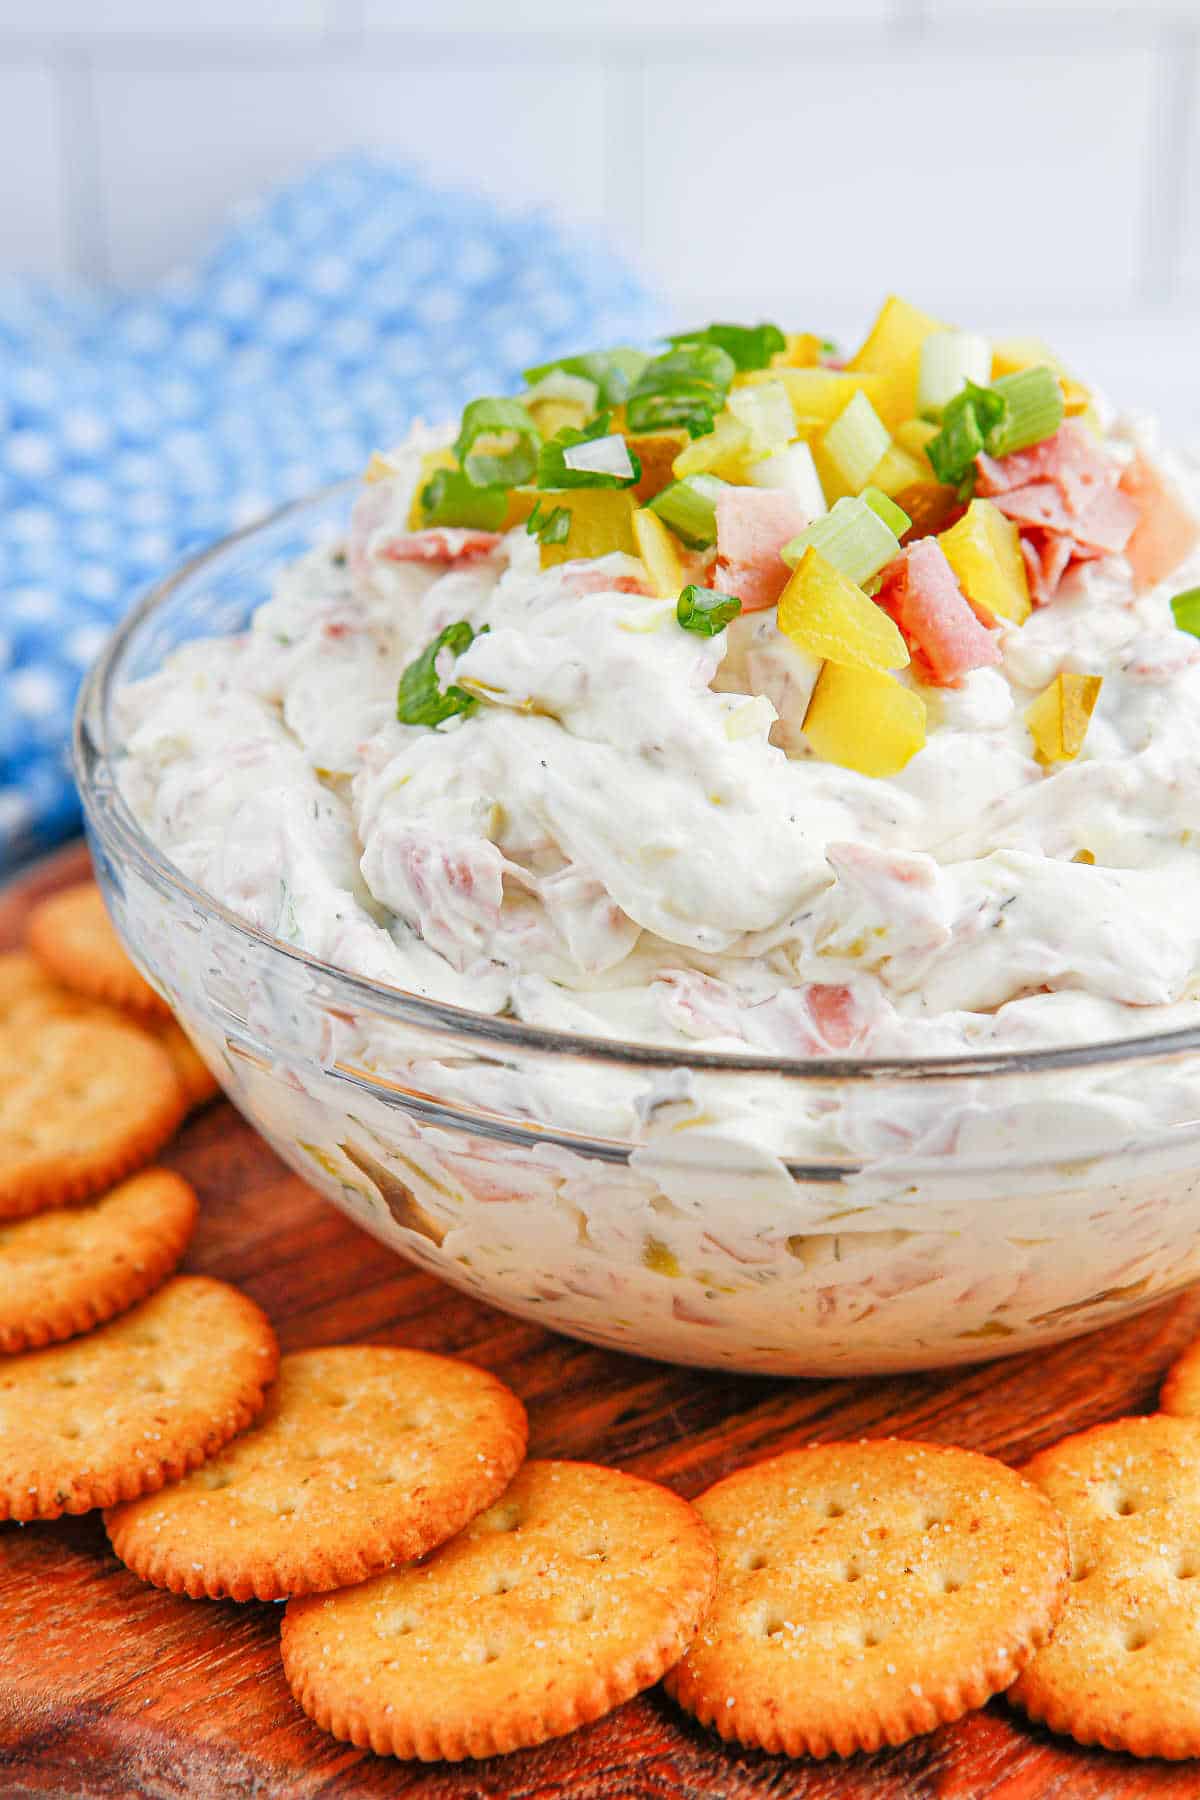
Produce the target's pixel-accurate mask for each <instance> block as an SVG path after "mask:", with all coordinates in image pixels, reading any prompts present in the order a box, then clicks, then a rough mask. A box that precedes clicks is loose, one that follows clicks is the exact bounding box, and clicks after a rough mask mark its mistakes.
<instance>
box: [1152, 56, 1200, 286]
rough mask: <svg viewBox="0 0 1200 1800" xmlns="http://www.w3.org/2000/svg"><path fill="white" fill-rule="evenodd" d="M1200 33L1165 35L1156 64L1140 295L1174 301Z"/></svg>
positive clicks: (1199, 84) (1199, 76)
mask: <svg viewBox="0 0 1200 1800" xmlns="http://www.w3.org/2000/svg"><path fill="white" fill-rule="evenodd" d="M1198 63H1200V34H1198V33H1197V31H1196V29H1195V27H1194V26H1186V25H1183V24H1182V23H1180V24H1179V25H1177V26H1176V27H1175V29H1173V30H1171V31H1169V32H1167V33H1166V34H1165V35H1164V38H1163V41H1162V44H1161V46H1160V48H1159V51H1158V57H1157V67H1156V69H1155V81H1154V95H1153V102H1152V104H1153V113H1152V118H1151V137H1150V143H1149V146H1148V151H1147V156H1146V167H1145V173H1144V179H1145V183H1146V188H1145V209H1146V211H1145V238H1144V243H1143V251H1142V281H1141V284H1140V287H1139V289H1138V294H1137V297H1138V299H1139V300H1141V301H1142V302H1143V303H1146V304H1150V305H1164V304H1166V305H1169V304H1170V303H1171V302H1172V301H1173V300H1175V299H1176V298H1177V297H1178V294H1179V287H1180V277H1181V264H1182V250H1183V234H1184V231H1185V230H1186V228H1187V222H1188V221H1187V191H1188V185H1189V176H1190V155H1191V148H1192V146H1191V142H1190V131H1191V123H1192V113H1193V111H1194V109H1195V106H1196V102H1197V96H1198V90H1200V70H1198V66H1197V65H1198Z"/></svg>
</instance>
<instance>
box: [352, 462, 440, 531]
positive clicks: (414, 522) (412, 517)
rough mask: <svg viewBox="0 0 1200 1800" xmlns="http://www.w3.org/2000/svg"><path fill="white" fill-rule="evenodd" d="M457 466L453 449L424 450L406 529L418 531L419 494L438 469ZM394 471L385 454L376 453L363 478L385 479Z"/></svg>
mask: <svg viewBox="0 0 1200 1800" xmlns="http://www.w3.org/2000/svg"><path fill="white" fill-rule="evenodd" d="M376 464H380V465H382V467H381V468H379V469H377V468H376ZM457 467H458V458H457V457H456V456H455V454H454V452H453V450H427V451H426V452H425V455H424V456H423V457H422V458H421V473H420V474H419V475H418V476H417V485H416V487H415V488H414V489H413V497H412V504H411V505H410V507H409V509H408V529H409V530H410V531H420V529H421V526H422V525H423V524H424V522H425V521H424V519H423V518H422V517H421V495H422V494H423V493H424V491H425V489H426V488H427V487H428V486H429V483H430V481H431V480H432V479H433V477H434V476H435V475H436V474H437V472H438V470H439V469H457ZM372 471H374V473H372ZM395 473H396V471H395V469H394V468H393V467H392V466H391V464H390V463H389V462H388V460H387V457H386V456H378V455H376V456H373V457H372V458H371V460H370V462H369V463H368V464H367V473H366V477H365V479H366V480H367V481H386V480H387V479H388V477H389V476H390V475H394V474H395Z"/></svg>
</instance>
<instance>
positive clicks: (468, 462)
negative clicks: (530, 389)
mask: <svg viewBox="0 0 1200 1800" xmlns="http://www.w3.org/2000/svg"><path fill="white" fill-rule="evenodd" d="M481 437H505V438H512V439H514V440H515V441H514V442H513V444H512V447H511V448H510V449H507V450H492V451H479V452H475V451H474V450H473V449H472V446H473V445H474V443H475V442H476V440H477V439H478V438H481ZM541 444H542V439H541V434H540V433H539V431H538V428H537V426H536V425H535V424H534V422H533V420H532V419H531V418H530V416H529V414H528V413H527V412H526V411H525V408H524V407H523V406H522V405H521V402H520V401H519V400H506V399H487V400H472V401H471V403H470V405H469V406H467V407H466V408H465V410H464V412H463V416H462V424H461V425H460V426H459V428H458V436H457V437H456V438H455V440H454V454H455V456H457V458H458V460H459V462H460V463H461V464H462V468H463V472H464V474H465V475H466V477H467V480H468V481H470V482H473V483H474V485H475V486H476V487H517V486H519V485H520V483H521V482H523V481H528V480H529V477H530V476H531V475H532V474H533V471H534V469H535V467H536V465H537V453H538V451H539V449H540V448H541Z"/></svg>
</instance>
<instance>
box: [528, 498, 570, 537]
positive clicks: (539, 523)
mask: <svg viewBox="0 0 1200 1800" xmlns="http://www.w3.org/2000/svg"><path fill="white" fill-rule="evenodd" d="M525 530H526V532H527V533H528V535H529V536H530V537H535V538H536V539H537V541H538V543H539V544H565V543H566V541H567V539H568V538H569V537H570V535H571V513H570V510H569V508H567V507H565V506H553V507H551V509H550V511H549V512H548V513H543V512H542V503H541V501H540V500H538V501H536V502H535V504H534V508H533V511H532V512H531V513H530V515H529V517H528V518H527V519H526V521H525Z"/></svg>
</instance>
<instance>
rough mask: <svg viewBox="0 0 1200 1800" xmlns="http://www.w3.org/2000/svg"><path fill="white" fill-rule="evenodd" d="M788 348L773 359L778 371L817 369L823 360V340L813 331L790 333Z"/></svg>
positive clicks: (776, 354) (787, 337)
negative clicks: (785, 369)
mask: <svg viewBox="0 0 1200 1800" xmlns="http://www.w3.org/2000/svg"><path fill="white" fill-rule="evenodd" d="M784 336H785V337H786V339H787V345H786V348H785V349H783V350H777V351H776V353H775V355H774V356H773V357H772V358H771V363H772V365H773V367H774V368H776V369H784V368H787V369H815V368H816V366H817V364H818V363H819V362H820V360H821V339H820V338H819V337H818V336H817V335H816V333H815V332H813V331H788V332H785V333H784Z"/></svg>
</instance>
